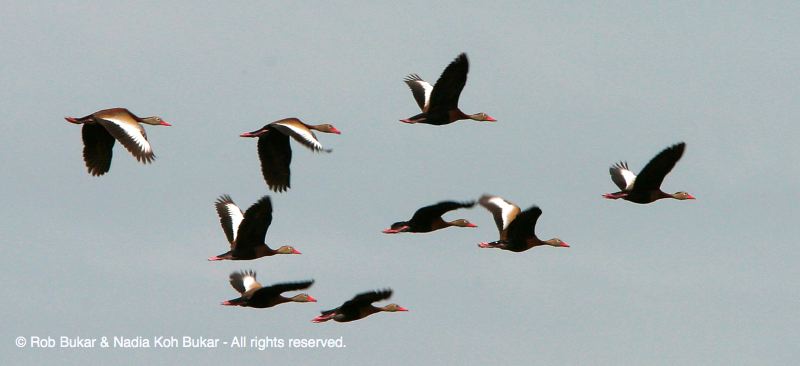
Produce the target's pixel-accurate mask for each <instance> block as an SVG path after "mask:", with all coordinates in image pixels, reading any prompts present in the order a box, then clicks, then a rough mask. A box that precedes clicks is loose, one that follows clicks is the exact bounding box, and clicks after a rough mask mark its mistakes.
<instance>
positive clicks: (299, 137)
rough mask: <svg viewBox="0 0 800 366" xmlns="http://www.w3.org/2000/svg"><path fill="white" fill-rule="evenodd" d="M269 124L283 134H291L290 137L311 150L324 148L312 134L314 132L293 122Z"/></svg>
mask: <svg viewBox="0 0 800 366" xmlns="http://www.w3.org/2000/svg"><path fill="white" fill-rule="evenodd" d="M271 125H272V126H273V127H275V128H276V129H277V130H279V131H281V132H282V133H283V134H285V135H289V136H292V138H294V139H295V140H296V141H297V142H299V143H301V144H302V145H304V146H306V147H308V148H309V149H311V150H314V151H322V150H325V148H324V147H322V143H320V142H319V140H317V136H316V135H314V132H312V131H311V130H309V129H307V128H300V127H298V126H296V125H294V124H291V123H284V122H274V123H272V124H271Z"/></svg>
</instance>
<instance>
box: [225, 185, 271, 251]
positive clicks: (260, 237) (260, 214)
mask: <svg viewBox="0 0 800 366" xmlns="http://www.w3.org/2000/svg"><path fill="white" fill-rule="evenodd" d="M271 223H272V202H271V201H270V199H269V196H264V197H261V199H260V200H258V202H256V203H254V204H253V205H252V206H250V208H248V209H247V211H246V212H245V213H244V219H243V220H242V223H241V224H240V225H239V232H238V234H237V235H236V242H235V244H234V248H233V249H242V248H247V247H255V246H258V245H262V244H264V238H265V237H266V236H267V229H269V225H270V224H271Z"/></svg>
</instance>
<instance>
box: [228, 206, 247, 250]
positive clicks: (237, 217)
mask: <svg viewBox="0 0 800 366" xmlns="http://www.w3.org/2000/svg"><path fill="white" fill-rule="evenodd" d="M224 207H225V211H224V212H226V213H227V215H228V217H230V218H231V231H232V232H233V242H234V243H235V242H236V235H237V234H238V233H239V225H241V223H242V220H244V214H243V213H242V210H241V209H240V208H239V206H236V204H234V203H225V206H224Z"/></svg>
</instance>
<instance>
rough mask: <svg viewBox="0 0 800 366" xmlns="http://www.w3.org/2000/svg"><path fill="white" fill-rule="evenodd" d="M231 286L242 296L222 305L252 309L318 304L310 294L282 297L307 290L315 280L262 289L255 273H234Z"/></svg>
mask: <svg viewBox="0 0 800 366" xmlns="http://www.w3.org/2000/svg"><path fill="white" fill-rule="evenodd" d="M230 282H231V286H233V288H234V289H235V290H236V291H239V293H240V294H241V295H242V296H240V297H238V298H235V299H231V300H228V301H224V302H222V305H230V306H246V307H251V308H259V309H261V308H270V307H273V306H275V305H279V304H283V303H285V302H317V300H316V299H315V298H313V297H311V295H309V294H299V295H295V296H292V297H284V296H283V295H281V294H282V293H284V292H286V291H297V290H305V289H307V288H309V287H311V285H312V284H313V283H314V280H310V281H302V282H290V283H278V284H275V285H272V286H269V287H262V286H261V284H260V283H258V281H256V273H255V272H253V271H241V272H233V273H231V276H230Z"/></svg>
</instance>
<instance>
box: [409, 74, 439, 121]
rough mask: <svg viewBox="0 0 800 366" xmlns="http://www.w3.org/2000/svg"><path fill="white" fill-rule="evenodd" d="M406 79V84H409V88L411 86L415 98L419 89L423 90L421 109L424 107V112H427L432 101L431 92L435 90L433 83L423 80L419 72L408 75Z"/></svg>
mask: <svg viewBox="0 0 800 366" xmlns="http://www.w3.org/2000/svg"><path fill="white" fill-rule="evenodd" d="M404 81H405V82H406V84H408V86H409V88H411V91H412V93H413V94H414V98H416V97H417V95H418V94H417V93H418V92H419V91H421V92H422V99H423V101H422V103H421V104H422V105H420V106H419V107H420V109H422V111H423V112H426V111H427V110H428V105H429V104H430V101H431V93H432V92H433V85H431V84H430V83H429V82H427V81H425V80H422V78H421V77H419V75H417V74H411V75H408V76H407V77H406V78H405V80H404ZM418 102H419V101H418Z"/></svg>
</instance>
